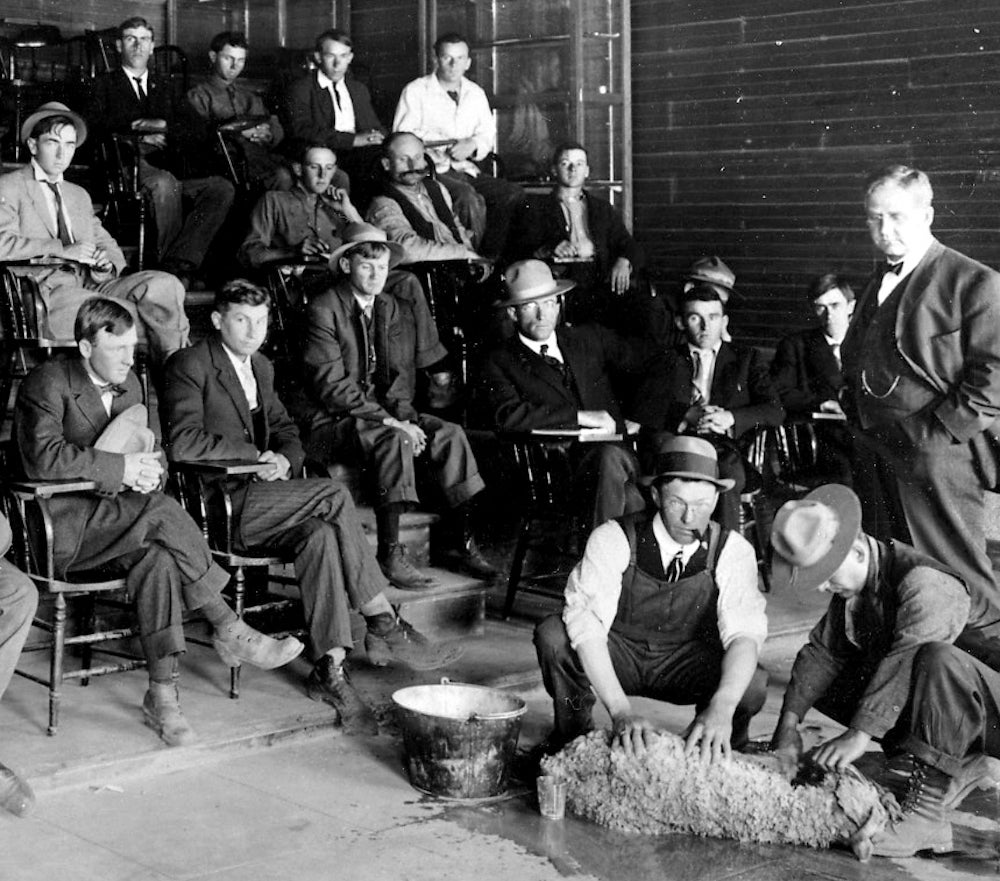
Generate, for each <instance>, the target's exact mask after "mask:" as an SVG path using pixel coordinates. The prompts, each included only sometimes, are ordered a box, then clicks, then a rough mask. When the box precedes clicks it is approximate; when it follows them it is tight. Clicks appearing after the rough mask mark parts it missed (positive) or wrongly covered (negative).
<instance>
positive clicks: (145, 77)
mask: <svg viewBox="0 0 1000 881" xmlns="http://www.w3.org/2000/svg"><path fill="white" fill-rule="evenodd" d="M122 70H124V71H125V76H127V77H128V81H129V85H132V86H133V88H134V83H135V81H136V80H141V81H142V87H143V88H144V89H145V88H146V83H147V82H148V81H149V68H148V67H147V68H146V69H145V70H144V71H143V72H142V73H138V72H137V71H134V70H130V69H129V68H127V67H125V66H124V65H122ZM147 91H148V90H147Z"/></svg>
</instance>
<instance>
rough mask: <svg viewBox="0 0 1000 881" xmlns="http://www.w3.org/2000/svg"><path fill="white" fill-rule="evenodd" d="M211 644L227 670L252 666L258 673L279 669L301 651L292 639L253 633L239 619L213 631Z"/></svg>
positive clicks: (301, 646) (297, 643) (298, 643)
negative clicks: (259, 671) (247, 665)
mask: <svg viewBox="0 0 1000 881" xmlns="http://www.w3.org/2000/svg"><path fill="white" fill-rule="evenodd" d="M212 645H214V646H215V650H216V651H217V652H218V653H219V657H220V658H222V663H223V664H225V665H226V666H227V667H238V666H239V665H240V664H252V665H253V666H254V667H260V669H261V670H273V669H274V668H275V667H282V666H284V665H285V664H287V663H288V662H289V661H293V660H295V659H296V658H297V657H298V656H299V655H301V654H302V650H303V649H304V648H305V646H304V645H302V643H301V642H299V641H298V640H297V639H296V638H295V637H294V636H286V637H285V638H284V639H274V638H273V637H271V636H266V635H265V634H263V633H261V632H260V631H259V630H254V628H253V627H251V626H250V625H249V624H247V623H246V621H244V620H243V619H242V618H237V619H236V620H235V621H230V622H229V623H228V624H224V625H223V626H222V627H219V628H217V629H216V631H215V635H214V636H213V638H212Z"/></svg>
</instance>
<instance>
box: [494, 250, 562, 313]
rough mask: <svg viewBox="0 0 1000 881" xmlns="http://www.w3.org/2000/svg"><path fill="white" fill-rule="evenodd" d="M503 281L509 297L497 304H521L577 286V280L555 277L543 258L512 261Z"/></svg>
mask: <svg viewBox="0 0 1000 881" xmlns="http://www.w3.org/2000/svg"><path fill="white" fill-rule="evenodd" d="M503 283H504V287H505V288H506V290H507V299H506V300H501V301H499V302H497V303H496V304H495V305H496V306H520V305H521V304H522V303H532V302H534V301H535V300H543V299H545V297H551V296H554V295H555V294H565V293H566V291H571V290H572V289H573V288H575V287H576V282H575V281H566V279H558V280H557V279H555V278H553V277H552V270H551V269H549V266H548V264H547V263H543V262H542V261H541V260H518V261H517V262H516V263H511V264H510V266H508V267H507V270H506V272H504V274H503Z"/></svg>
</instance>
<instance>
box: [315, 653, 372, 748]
mask: <svg viewBox="0 0 1000 881" xmlns="http://www.w3.org/2000/svg"><path fill="white" fill-rule="evenodd" d="M306 693H307V694H308V695H309V698H310V700H314V701H326V703H328V704H330V705H331V706H332V707H334V708H335V709H336V711H337V714H338V715H339V716H340V726H341V728H343V729H344V733H345V734H352V735H354V734H370V735H375V734H378V722H377V721H376V719H375V714H374V713H373V712H372V711H371V708H370V707H369V706H368V704H366V703H365V702H364V701H363V700H362V698H361V695H360V694H358V692H357V689H355V687H354V686H353V685H351V680H350V679H348V678H347V672H346V671H345V670H344V668H343V667H338V666H337V665H336V664H335V663H334V662H333V658H331V657H330V656H329V655H324V656H323V657H322V658H320V659H319V660H318V661H317V662H316V666H315V667H313V669H312V672H311V673H310V674H309V678H308V679H306Z"/></svg>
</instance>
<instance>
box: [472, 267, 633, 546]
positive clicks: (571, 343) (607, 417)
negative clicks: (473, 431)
mask: <svg viewBox="0 0 1000 881" xmlns="http://www.w3.org/2000/svg"><path fill="white" fill-rule="evenodd" d="M504 283H505V287H506V291H507V299H506V300H504V301H503V302H502V303H500V304H499V305H500V306H502V307H506V309H507V314H508V316H509V317H510V319H511V321H513V322H514V324H515V326H516V327H517V334H516V335H515V336H513V337H511V338H510V339H508V340H506V341H505V342H504V343H503V345H501V346H500V347H499V348H497V349H494V350H493V351H492V352H490V353H489V355H488V356H487V358H486V361H485V364H484V366H483V371H482V377H481V382H480V389H479V394H480V396H481V398H482V403H483V406H484V408H485V409H486V410H487V411H488V418H489V422H490V427H491V428H494V429H496V430H497V431H531V430H532V429H535V428H581V429H585V430H586V429H592V430H593V431H595V432H607V433H612V432H622V431H625V430H626V429H627V428H629V427H633V424H630V423H626V420H625V418H624V416H623V415H622V410H621V406H620V405H619V403H618V399H617V397H616V396H615V393H614V390H613V388H612V374H613V373H616V372H620V373H628V372H631V373H633V374H635V373H637V372H638V368H639V367H640V366H641V363H642V359H641V357H640V355H639V353H637V351H636V350H635V349H633V348H632V347H631V346H630V345H629V344H628V343H626V342H625V341H624V340H623V339H621V338H620V337H619V336H618V335H617V334H615V333H613V332H612V331H610V330H607V329H606V328H603V327H598V326H595V325H590V326H585V327H565V326H564V327H560V326H559V313H560V310H561V308H562V301H563V297H564V295H565V294H567V293H569V292H570V291H572V290H573V282H571V281H565V280H563V281H556V280H555V279H554V278H553V277H552V273H551V271H550V270H549V267H548V266H546V265H545V264H544V263H542V262H541V261H540V260H522V261H521V262H519V263H513V264H511V265H510V267H508V269H507V271H506V272H505V273H504ZM484 415H485V414H484ZM570 455H571V458H572V462H573V466H574V470H575V473H576V478H577V479H576V481H575V485H574V489H575V491H576V492H577V494H578V495H579V497H580V506H579V510H581V511H589V512H591V516H590V517H589V518H588V519H589V521H590V522H589V524H588V525H589V526H590V527H591V528H593V527H597V526H600V525H601V524H602V523H603V522H604V521H605V520H610V519H612V518H613V517H620V516H621V515H622V514H627V513H631V512H633V511H639V510H641V509H642V507H643V499H642V495H641V494H640V493H639V491H638V489H637V488H636V485H635V481H636V477H637V475H638V462H637V461H636V458H635V456H634V455H633V454H632V453H631V452H630V451H629V450H627V449H626V448H625V447H623V446H621V445H619V444H612V443H579V444H575V445H573V446H572V447H571V450H570Z"/></svg>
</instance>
